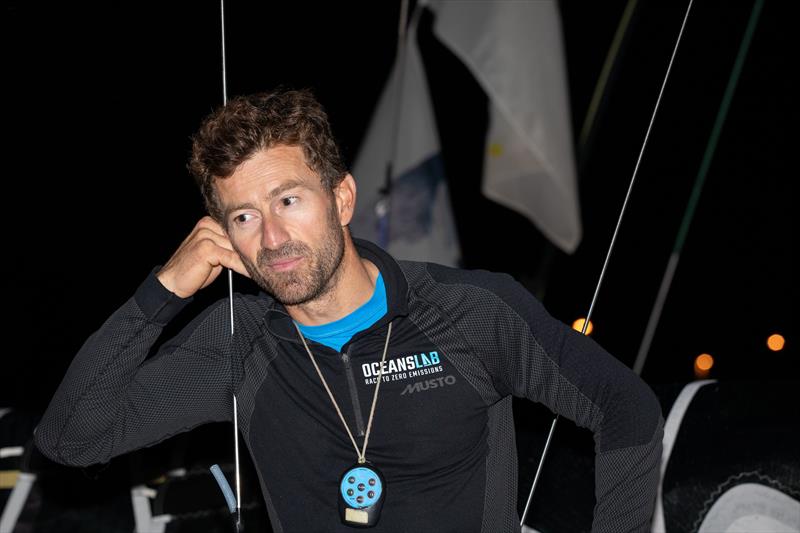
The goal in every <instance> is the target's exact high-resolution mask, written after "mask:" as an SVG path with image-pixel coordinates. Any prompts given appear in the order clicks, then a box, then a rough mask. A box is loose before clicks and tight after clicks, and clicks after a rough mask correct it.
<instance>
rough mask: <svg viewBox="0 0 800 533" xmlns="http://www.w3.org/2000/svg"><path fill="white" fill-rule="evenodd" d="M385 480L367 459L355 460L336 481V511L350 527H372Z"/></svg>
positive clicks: (384, 487) (377, 512) (376, 519)
mask: <svg viewBox="0 0 800 533" xmlns="http://www.w3.org/2000/svg"><path fill="white" fill-rule="evenodd" d="M385 496H386V481H385V480H384V478H383V475H382V474H381V473H380V471H379V470H378V469H377V468H375V467H374V466H373V465H372V464H371V463H366V462H365V463H356V464H354V465H353V466H351V467H350V468H348V469H347V470H346V471H345V473H344V475H342V478H341V480H340V481H339V514H340V516H341V518H342V523H343V524H345V525H347V526H350V527H372V526H374V525H375V524H377V523H378V518H380V514H381V508H382V507H383V500H384V497H385Z"/></svg>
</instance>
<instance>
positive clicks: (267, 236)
mask: <svg viewBox="0 0 800 533" xmlns="http://www.w3.org/2000/svg"><path fill="white" fill-rule="evenodd" d="M262 229H263V231H262V232H261V246H262V247H264V248H267V249H270V250H277V249H278V248H280V247H281V245H282V244H283V243H285V242H286V241H288V240H289V232H288V231H286V228H285V226H284V224H283V222H282V221H281V219H280V217H276V216H270V217H264V222H263V228H262Z"/></svg>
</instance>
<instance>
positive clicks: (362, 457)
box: [294, 322, 392, 464]
mask: <svg viewBox="0 0 800 533" xmlns="http://www.w3.org/2000/svg"><path fill="white" fill-rule="evenodd" d="M294 327H295V329H296V330H297V333H299V334H300V340H302V341H303V346H305V347H306V352H308V356H309V357H310V358H311V362H312V363H313V364H314V368H315V369H316V370H317V375H318V376H319V379H320V380H321V381H322V385H323V386H324V387H325V391H326V392H327V393H328V397H329V398H330V399H331V402H333V407H334V408H335V409H336V413H337V414H338V415H339V420H341V421H342V424H344V429H345V430H346V431H347V435H348V436H349V437H350V442H352V443H353V448H355V450H356V455H358V462H359V463H360V464H363V463H365V462H366V461H367V458H366V455H367V442H369V432H370V430H371V429H372V419H373V417H374V416H375V405H377V403H378V390H380V387H381V381H383V363H384V362H385V361H386V352H387V351H388V349H389V337H390V336H391V335H392V323H391V322H389V331H388V332H387V333H386V343H385V344H384V345H383V356H382V357H381V367H380V372H378V382H377V383H376V384H375V394H373V395H372V407H371V408H370V410H369V420H368V421H367V432H366V434H365V435H364V448H363V449H362V450H361V451H360V452H359V451H358V444H356V439H355V438H354V437H353V433H352V432H351V431H350V428H349V427H348V426H347V422H346V421H345V419H344V415H343V414H342V410H341V409H339V404H338V403H336V399H335V398H334V397H333V392H331V389H330V387H328V383H327V382H326V381H325V378H324V377H323V376H322V371H320V369H319V365H317V361H316V359H314V354H312V353H311V348H309V347H308V343H306V338H305V337H304V336H303V333H302V332H301V331H300V328H299V327H298V326H297V324H296V323H295V324H294Z"/></svg>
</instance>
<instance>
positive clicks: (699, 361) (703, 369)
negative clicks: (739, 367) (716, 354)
mask: <svg viewBox="0 0 800 533" xmlns="http://www.w3.org/2000/svg"><path fill="white" fill-rule="evenodd" d="M712 366H714V358H713V357H711V356H710V355H709V354H707V353H702V354H700V355H698V356H697V357H695V359H694V375H695V377H696V378H698V379H700V378H705V377H708V374H709V372H710V371H711V367H712Z"/></svg>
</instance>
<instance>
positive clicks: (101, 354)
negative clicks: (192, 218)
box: [35, 273, 231, 466]
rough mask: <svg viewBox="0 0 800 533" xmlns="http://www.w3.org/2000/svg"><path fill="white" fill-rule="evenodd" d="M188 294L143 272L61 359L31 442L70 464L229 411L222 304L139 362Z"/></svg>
mask: <svg viewBox="0 0 800 533" xmlns="http://www.w3.org/2000/svg"><path fill="white" fill-rule="evenodd" d="M189 301H190V299H183V298H179V297H177V296H176V295H175V294H173V293H171V292H170V291H168V290H167V289H166V288H164V286H163V285H162V284H161V283H160V282H159V281H158V279H157V278H156V275H155V273H151V274H150V275H149V276H148V277H147V279H145V281H144V282H143V283H142V284H141V285H140V286H139V288H138V289H137V291H136V293H135V295H134V296H133V297H132V298H131V299H130V300H128V301H127V302H126V303H125V304H124V305H123V306H122V307H120V308H119V309H118V310H117V311H116V312H115V313H114V314H113V315H111V317H109V318H108V320H106V322H105V323H104V324H103V326H102V327H101V328H100V329H99V330H98V331H96V332H95V333H94V334H92V335H91V336H90V337H89V338H88V339H87V341H86V342H85V343H84V345H83V347H82V348H81V349H80V351H79V352H78V354H77V355H76V356H75V358H74V360H73V361H72V363H71V364H70V366H69V369H68V370H67V373H66V375H65V377H64V379H63V381H62V382H61V385H60V386H59V387H58V390H57V391H56V393H55V395H54V397H53V399H52V400H51V402H50V405H49V407H48V408H47V411H46V412H45V414H44V417H43V418H42V420H41V422H40V423H39V425H38V427H37V429H36V432H35V441H36V445H37V447H38V448H39V449H40V450H41V451H42V453H44V454H45V455H46V456H48V457H49V458H51V459H52V460H54V461H56V462H59V463H63V464H68V465H74V466H86V465H89V464H95V463H103V462H107V461H108V460H109V459H110V458H111V457H114V456H117V455H120V454H123V453H126V452H128V451H131V450H135V449H138V448H142V447H145V446H150V445H153V444H155V443H157V442H160V441H162V440H164V439H166V438H167V437H169V436H171V435H174V434H177V433H180V432H184V431H187V430H189V429H191V428H193V427H195V426H198V425H200V424H203V423H207V422H212V421H222V420H228V419H230V416H231V405H230V404H231V398H230V389H231V378H230V368H231V367H230V365H231V361H230V353H229V351H230V350H229V349H228V347H229V345H230V344H229V339H225V338H222V334H221V333H220V332H222V331H224V330H225V328H224V326H219V325H218V324H217V323H224V320H225V318H224V317H225V312H226V306H225V305H224V303H225V302H220V303H219V304H217V305H215V306H213V307H211V308H209V309H208V310H206V311H205V312H204V313H203V314H202V315H200V316H198V317H197V318H195V320H194V321H192V322H191V323H190V324H189V325H188V326H187V327H186V328H184V330H183V331H182V332H181V333H180V334H179V335H178V336H176V337H175V338H174V339H172V340H171V341H169V342H167V343H165V344H164V345H163V346H161V348H160V349H159V352H158V353H157V354H156V355H154V356H153V357H151V358H150V359H147V360H145V358H146V357H147V354H148V353H149V352H150V350H151V348H152V346H153V345H154V343H155V342H156V339H157V338H158V336H159V335H160V333H161V331H162V329H163V327H164V326H165V325H166V324H167V323H168V322H169V321H170V320H171V319H172V318H173V317H174V316H175V315H176V314H177V313H178V312H179V311H180V310H181V309H182V308H183V307H184V306H185V305H186V304H187V303H188V302H189Z"/></svg>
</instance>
